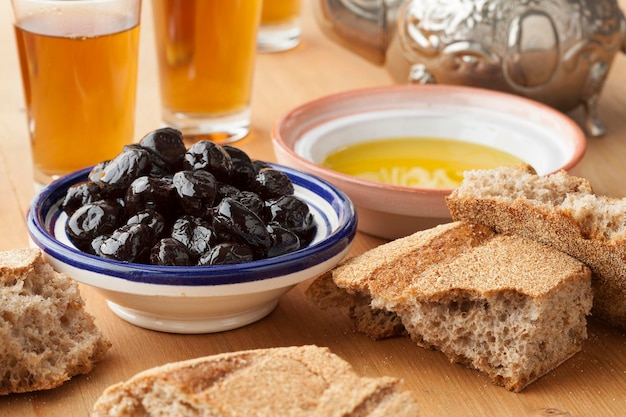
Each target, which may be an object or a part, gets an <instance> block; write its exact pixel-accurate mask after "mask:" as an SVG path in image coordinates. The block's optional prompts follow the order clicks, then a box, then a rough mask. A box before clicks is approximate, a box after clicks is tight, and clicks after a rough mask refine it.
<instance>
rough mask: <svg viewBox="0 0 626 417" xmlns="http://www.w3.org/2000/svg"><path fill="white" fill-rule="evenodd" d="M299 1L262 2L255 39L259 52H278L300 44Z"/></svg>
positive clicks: (270, 0)
mask: <svg viewBox="0 0 626 417" xmlns="http://www.w3.org/2000/svg"><path fill="white" fill-rule="evenodd" d="M300 7H301V0H263V12H262V14H261V26H260V27H259V35H258V39H257V47H258V50H259V51H260V52H280V51H284V50H287V49H291V48H294V47H295V46H297V45H298V44H299V43H300V33H301V28H300Z"/></svg>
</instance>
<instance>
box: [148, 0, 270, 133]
mask: <svg viewBox="0 0 626 417" xmlns="http://www.w3.org/2000/svg"><path fill="white" fill-rule="evenodd" d="M261 3H262V1H261V0H245V1H239V0H238V1H232V0H153V1H152V12H153V18H154V30H155V40H156V50H157V58H158V65H159V80H160V83H159V84H160V91H161V108H162V119H163V121H164V122H165V123H166V124H167V125H169V126H170V127H173V128H176V129H179V130H180V131H182V132H183V135H184V136H185V138H186V139H187V140H190V141H193V140H198V139H208V140H213V141H215V142H217V143H229V142H234V141H236V140H239V139H241V138H243V137H245V136H246V135H247V134H248V132H249V128H250V95H251V91H252V80H253V74H254V71H253V70H254V61H255V55H256V36H257V32H258V28H259V23H260V18H261Z"/></svg>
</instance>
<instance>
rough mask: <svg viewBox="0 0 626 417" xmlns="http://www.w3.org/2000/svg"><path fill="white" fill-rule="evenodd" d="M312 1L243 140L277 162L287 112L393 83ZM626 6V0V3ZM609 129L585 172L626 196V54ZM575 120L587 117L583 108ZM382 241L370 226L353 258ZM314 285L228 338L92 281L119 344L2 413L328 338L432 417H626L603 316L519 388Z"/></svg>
mask: <svg viewBox="0 0 626 417" xmlns="http://www.w3.org/2000/svg"><path fill="white" fill-rule="evenodd" d="M310 1H313V0H309V1H305V11H304V22H303V24H304V35H303V39H302V44H301V45H300V46H298V48H297V49H295V50H292V51H289V52H286V53H280V54H273V55H259V57H258V61H257V68H256V70H257V71H256V80H255V84H254V85H255V89H254V98H253V108H252V110H253V112H252V113H253V116H252V125H253V130H252V133H251V134H250V135H249V137H248V138H246V139H245V140H243V141H242V142H240V143H238V146H240V147H241V148H243V149H244V150H245V151H246V152H248V153H249V154H251V155H252V156H253V157H255V158H259V159H266V160H273V159H274V154H273V151H272V148H271V144H270V129H271V127H272V124H273V123H274V121H275V120H276V119H277V118H278V117H279V116H280V115H281V114H282V113H284V112H285V111H287V110H288V109H290V108H292V107H293V106H296V105H298V104H301V103H303V102H306V101H308V100H310V99H313V98H316V97H319V96H322V95H326V94H329V93H334V92H338V91H343V90H347V89H353V88H360V87H368V86H377V85H386V84H391V83H392V80H391V78H390V76H389V75H388V72H387V71H386V70H385V68H384V67H380V66H376V65H373V64H371V63H370V62H367V61H365V60H364V59H362V58H361V57H359V56H357V55H355V54H353V53H351V52H349V51H347V50H346V49H343V48H342V47H340V46H338V45H337V44H335V43H333V42H332V41H330V40H329V39H328V38H326V37H325V36H324V35H323V34H322V33H321V32H320V30H319V28H318V26H317V24H316V23H315V20H314V18H313V15H312V6H311V3H310ZM620 3H621V4H622V7H625V6H626V0H621V1H620ZM11 16H12V13H11V7H10V2H9V1H2V2H0V56H1V57H2V61H1V63H0V71H1V72H2V73H1V77H0V172H2V175H1V176H0V249H9V248H15V247H25V246H27V245H28V237H27V232H26V226H25V222H24V218H25V214H26V211H27V209H28V205H29V202H30V200H31V198H32V197H33V194H34V190H33V183H32V174H31V169H32V167H31V161H30V154H29V143H28V133H27V129H26V117H25V114H24V101H23V95H22V89H21V80H20V74H19V66H18V60H17V53H16V49H15V42H14V35H13V28H12V17H11ZM142 22H143V23H142V32H141V52H140V55H141V57H140V59H141V63H140V69H139V71H140V78H139V86H138V89H139V92H138V103H137V129H136V132H137V134H136V136H137V137H138V138H139V137H141V135H142V134H144V133H146V132H148V131H150V130H152V129H154V128H156V127H159V126H160V125H161V124H160V123H161V122H160V115H159V95H158V90H157V79H156V66H155V56H154V45H153V37H152V32H151V31H152V26H151V16H150V7H149V2H147V1H146V2H145V3H144V9H143V16H142ZM599 110H600V115H601V116H602V117H603V118H604V120H605V121H606V122H607V125H608V134H607V135H606V136H605V137H603V138H590V139H589V144H588V151H587V154H586V156H585V157H584V159H583V161H582V163H581V164H580V166H579V168H578V170H577V173H578V174H580V175H583V176H585V177H587V178H588V179H589V180H590V181H591V183H592V184H593V186H594V187H595V189H596V191H597V192H598V193H602V194H608V195H611V196H615V197H626V162H625V161H626V58H625V57H624V56H623V55H621V54H620V56H618V57H617V59H616V62H615V63H614V66H613V68H612V71H611V73H610V76H609V79H608V81H607V84H606V86H605V89H604V93H603V95H602V99H601V100H600V109H599ZM572 116H573V117H574V118H580V114H578V113H576V112H575V113H574V114H573V115H572ZM380 243H382V241H381V240H379V239H376V238H373V237H371V236H367V235H362V234H359V235H358V237H357V239H356V242H355V245H354V247H353V250H352V254H353V255H354V254H357V253H360V252H363V251H365V250H367V249H369V248H371V247H374V246H375V245H378V244H380ZM304 288H306V284H302V285H300V286H298V287H296V288H295V289H294V290H292V291H291V292H290V293H288V294H287V295H285V296H283V297H282V298H281V300H280V302H279V304H278V306H277V308H276V309H275V310H274V311H273V312H272V313H271V314H270V315H269V316H268V317H266V318H265V319H263V320H261V321H259V322H257V323H254V324H251V325H249V326H246V327H244V328H241V329H238V330H233V331H228V332H224V333H217V334H206V335H175V334H165V333H159V332H154V331H149V330H144V329H141V328H138V327H135V326H133V325H131V324H128V323H126V322H124V321H122V320H121V319H119V318H118V317H117V316H115V315H114V314H113V313H112V312H111V311H110V310H109V309H108V308H107V306H106V305H105V302H104V300H103V298H102V297H100V296H99V295H98V294H97V293H95V291H93V290H92V289H91V288H88V287H81V291H82V294H83V296H84V298H85V299H86V303H87V309H88V310H89V311H90V312H91V313H92V314H93V315H94V316H95V317H96V320H97V324H98V325H99V327H100V328H101V329H102V331H103V332H104V333H105V334H106V335H107V337H108V338H110V340H111V341H112V343H113V347H112V349H111V350H110V351H109V353H108V354H107V356H106V358H105V359H104V361H103V362H101V363H100V364H99V365H98V366H97V367H96V368H95V370H94V371H93V372H92V373H91V374H89V375H86V376H79V377H75V378H74V379H72V380H71V381H69V382H67V383H65V384H64V385H63V386H61V387H59V388H57V389H54V390H51V391H47V392H36V393H29V394H21V395H10V396H6V397H3V398H0V415H2V416H20V417H21V416H24V417H30V416H39V417H48V416H63V417H65V416H79V415H88V413H89V411H90V410H91V407H92V405H93V403H94V401H95V400H96V398H97V397H98V396H99V395H100V393H101V392H102V390H103V389H104V388H106V387H107V386H109V385H111V384H113V383H116V382H118V381H121V380H125V379H127V378H129V377H131V376H132V375H134V374H135V373H137V372H139V371H141V370H143V369H146V368H149V367H152V366H156V365H160V364H163V363H166V362H171V361H177V360H183V359H188V358H193V357H198V356H203V355H211V354H216V353H221V352H229V351H236V350H241V349H252V348H263V347H272V346H288V345H302V344H317V345H321V346H328V347H329V348H330V349H331V350H332V351H333V352H335V353H336V354H338V355H339V356H341V357H343V358H345V359H346V360H347V361H349V362H350V363H351V364H352V365H353V366H354V368H355V369H356V370H357V371H358V372H360V373H361V374H363V375H369V376H382V375H389V376H396V377H401V378H403V379H404V381H405V387H406V388H407V389H409V390H411V391H412V392H413V393H414V394H415V396H416V397H417V399H418V401H419V403H420V404H421V407H422V415H423V416H455V417H456V416H555V415H560V416H561V415H562V416H603V417H606V416H618V415H626V333H625V332H624V331H620V330H617V329H613V328H609V327H606V326H605V325H603V324H601V323H597V322H593V321H592V322H591V324H590V328H589V332H590V337H589V340H588V341H586V342H585V344H584V348H583V351H582V352H581V353H579V354H577V355H576V356H575V357H573V358H572V359H570V360H568V361H567V362H566V363H564V364H563V365H561V366H560V367H559V368H558V369H556V370H555V371H553V372H550V373H549V374H548V375H546V376H545V377H543V378H542V379H540V380H539V381H538V382H535V383H534V384H532V385H531V386H529V387H528V388H527V389H526V390H524V391H523V392H522V393H519V394H514V393H510V392H508V391H506V390H505V389H503V388H500V387H496V386H493V385H492V384H491V383H490V382H489V381H488V380H487V378H486V377H484V376H483V375H481V374H479V373H478V372H476V371H472V370H469V369H466V368H464V367H461V366H459V365H455V364H450V363H449V362H448V361H447V359H446V358H445V357H444V356H443V355H442V354H440V353H438V352H434V351H428V350H424V349H421V348H418V347H416V346H415V344H414V343H413V342H411V341H410V340H409V339H405V338H395V339H390V340H384V341H372V340H370V339H368V338H367V337H366V336H364V335H362V334H360V333H357V332H355V331H354V330H353V329H352V327H351V326H350V324H349V322H348V321H347V320H346V319H345V318H343V317H342V316H339V315H337V314H336V313H334V312H324V311H320V310H318V309H317V308H316V307H314V306H312V305H311V304H309V303H308V302H307V301H306V299H305V298H304V297H303V289H304Z"/></svg>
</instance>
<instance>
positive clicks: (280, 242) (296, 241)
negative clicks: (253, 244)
mask: <svg viewBox="0 0 626 417" xmlns="http://www.w3.org/2000/svg"><path fill="white" fill-rule="evenodd" d="M267 230H268V232H269V233H270V238H271V239H272V244H271V246H270V248H269V250H268V252H267V257H268V258H272V257H274V256H278V255H284V254H286V253H289V252H293V251H296V250H298V249H300V247H301V246H300V238H299V237H298V235H296V234H295V233H294V232H292V231H291V230H288V229H286V228H284V227H282V226H280V225H277V224H269V225H268V226H267Z"/></svg>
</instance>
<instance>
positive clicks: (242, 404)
mask: <svg viewBox="0 0 626 417" xmlns="http://www.w3.org/2000/svg"><path fill="white" fill-rule="evenodd" d="M399 384H400V380H398V379H396V378H390V377H381V378H367V377H361V376H359V375H358V374H356V373H355V372H354V370H353V369H352V368H351V366H350V365H349V364H348V363H347V362H346V361H344V360H343V359H341V358H339V357H338V356H337V355H335V354H333V353H331V352H330V350H329V349H328V348H322V347H318V346H314V345H309V346H292V347H279V348H269V349H257V350H248V351H239V352H230V353H224V354H218V355H214V356H207V357H203V358H197V359H191V360H187V361H183V362H176V363H170V364H167V365H164V366H160V367H157V368H152V369H149V370H146V371H144V372H141V373H139V374H137V375H135V376H134V377H132V378H131V379H129V380H128V381H126V382H122V383H119V384H115V385H112V386H110V387H109V388H107V389H106V390H105V391H104V393H103V394H102V395H101V396H100V398H99V399H98V400H97V401H96V403H95V405H94V408H93V414H92V415H93V416H94V417H105V416H106V417H135V416H144V417H156V416H177V417H191V416H193V417H196V416H206V417H209V416H211V417H226V416H228V417H248V416H256V417H264V416H267V417H287V416H294V417H295V416H298V417H306V416H324V417H333V416H336V417H339V416H343V417H350V416H354V417H356V416H359V417H365V416H370V417H374V416H377V417H383V416H398V417H404V416H406V417H417V416H418V406H417V403H416V402H415V399H414V397H413V396H412V394H411V393H409V392H408V391H402V390H400V389H399Z"/></svg>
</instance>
